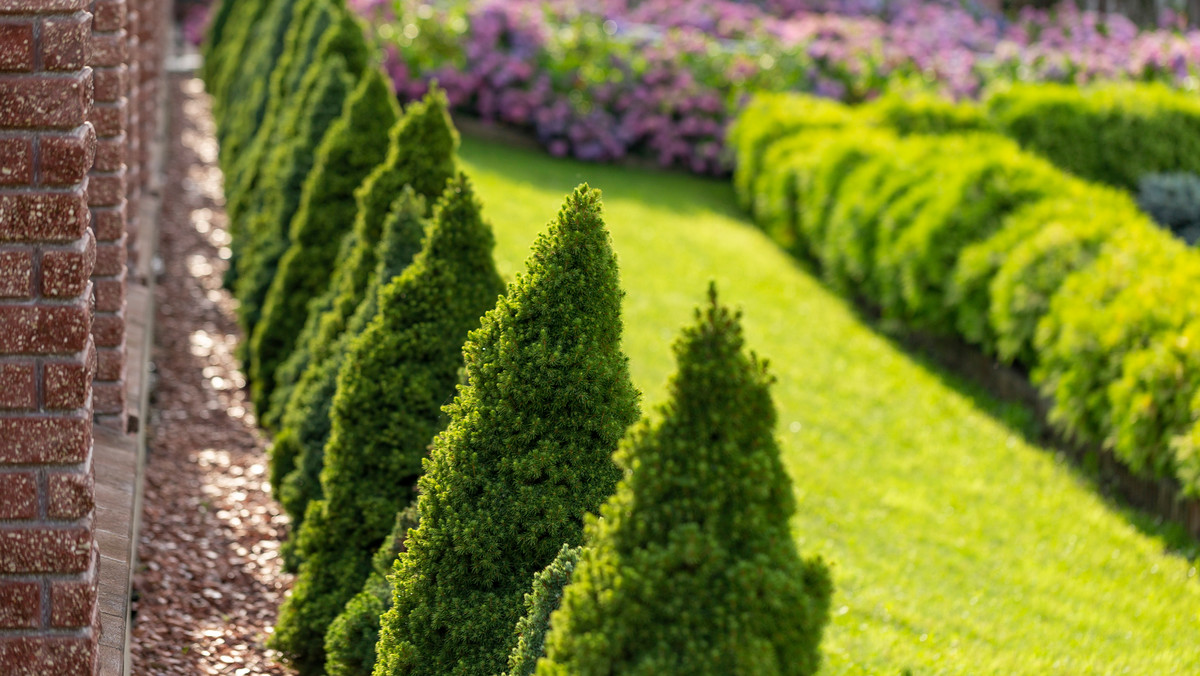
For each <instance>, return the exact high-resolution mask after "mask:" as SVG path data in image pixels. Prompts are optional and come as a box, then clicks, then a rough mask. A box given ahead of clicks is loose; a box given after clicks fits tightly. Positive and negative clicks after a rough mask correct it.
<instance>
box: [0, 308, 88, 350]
mask: <svg viewBox="0 0 1200 676" xmlns="http://www.w3.org/2000/svg"><path fill="white" fill-rule="evenodd" d="M90 320H91V302H90V299H86V298H81V299H79V301H78V302H76V303H72V304H70V305H33V306H29V305H0V326H4V327H5V331H3V332H0V353H2V354H70V353H72V352H79V351H80V350H82V349H83V348H84V346H86V345H87V337H88V332H89V330H90V329H91V321H90Z"/></svg>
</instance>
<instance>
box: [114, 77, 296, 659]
mask: <svg viewBox="0 0 1200 676" xmlns="http://www.w3.org/2000/svg"><path fill="white" fill-rule="evenodd" d="M169 106H170V108H169V112H170V129H169V132H168V135H167V139H168V141H167V142H168V144H169V145H168V148H167V166H166V176H165V178H164V186H163V191H164V193H163V194H164V200H163V212H162V219H161V222H160V232H161V241H160V243H159V255H160V256H161V266H160V267H159V269H160V274H159V279H158V285H157V291H156V293H157V296H156V304H157V315H156V320H155V321H156V327H155V337H156V345H155V347H154V353H153V365H154V374H155V377H154V390H153V394H152V399H151V404H150V414H149V429H148V435H147V438H148V442H147V443H148V450H147V460H146V469H145V500H144V510H143V513H142V525H141V532H140V534H139V541H138V563H137V567H136V569H135V571H134V603H133V612H134V620H133V636H132V646H131V652H132V660H133V665H132V666H133V669H132V673H133V674H139V675H140V674H146V675H151V674H153V675H154V676H159V675H168V674H172V675H173V674H188V675H189V676H190V675H193V674H230V675H234V676H248V675H250V674H288V673H291V672H290V671H289V670H288V669H286V668H284V667H283V666H281V665H279V664H278V663H277V662H275V661H274V659H273V654H272V653H271V651H268V650H267V649H266V647H265V643H266V640H267V638H268V636H269V632H270V629H271V627H272V626H273V625H274V623H275V614H276V610H277V608H278V607H279V603H280V601H281V600H282V598H283V596H284V594H285V592H286V591H287V589H288V588H289V586H290V585H291V576H290V575H286V574H284V573H283V572H282V562H281V560H280V557H279V540H280V538H281V537H282V536H284V534H285V530H286V528H287V518H286V516H284V515H283V514H282V512H281V510H280V508H279V506H278V505H277V504H276V503H275V502H274V501H273V500H272V498H271V495H270V492H269V486H268V484H267V458H266V453H265V450H264V449H265V446H266V441H265V439H263V437H262V436H261V434H260V433H259V432H258V431H257V430H256V427H255V420H254V416H253V414H252V412H251V410H250V405H249V403H248V401H247V394H246V392H245V391H244V385H245V381H244V378H243V376H242V374H241V372H240V371H239V370H238V362H237V361H236V359H235V358H234V356H233V354H234V348H235V346H236V345H237V342H238V341H239V340H241V338H242V337H241V335H240V334H239V331H238V328H237V322H236V319H235V314H234V308H235V302H234V301H233V300H232V299H231V297H230V295H229V293H228V292H227V291H226V290H225V289H223V288H222V287H221V277H222V274H223V273H224V271H225V267H226V259H227V258H228V255H229V249H228V246H229V236H228V234H227V230H226V219H225V213H224V209H223V206H224V198H223V196H222V177H221V172H220V170H219V169H218V168H217V165H216V160H217V143H216V140H215V138H214V134H213V123H212V118H211V116H210V111H209V101H208V97H207V95H205V94H204V92H203V85H202V84H201V82H200V80H198V79H195V78H194V77H192V76H191V75H172V76H171V80H170V82H169Z"/></svg>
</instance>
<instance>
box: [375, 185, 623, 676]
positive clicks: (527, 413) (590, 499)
mask: <svg viewBox="0 0 1200 676" xmlns="http://www.w3.org/2000/svg"><path fill="white" fill-rule="evenodd" d="M622 295H623V294H622V292H621V289H620V286H619V281H618V277H617V262H616V256H615V255H614V254H613V251H612V247H611V244H610V241H609V236H608V232H607V230H606V229H605V227H604V224H603V221H602V220H601V216H600V196H599V193H598V192H597V191H593V190H589V189H588V188H587V187H586V186H581V187H580V188H578V189H577V190H576V191H575V193H574V194H573V195H571V196H569V197H568V199H567V202H566V204H565V205H564V207H563V209H562V210H561V211H560V212H559V214H558V218H557V219H556V221H555V222H554V223H552V224H551V226H550V228H549V231H548V232H546V233H544V234H543V235H542V236H541V237H539V238H538V240H537V242H536V243H535V244H534V246H533V251H532V252H531V254H530V258H529V259H528V261H527V269H526V272H525V273H524V274H523V275H521V276H519V277H518V278H517V280H516V281H515V282H513V284H512V285H511V286H510V287H509V291H508V294H507V295H506V296H505V297H504V298H501V299H500V301H499V302H498V303H497V305H496V307H495V309H493V310H492V311H490V312H489V313H488V314H487V315H486V316H485V317H484V319H483V325H482V327H481V328H480V329H478V330H476V331H474V332H472V333H471V337H470V339H469V340H468V341H467V344H466V346H465V347H464V349H463V352H464V356H465V358H466V372H467V376H468V380H467V382H468V384H467V385H465V386H462V387H460V389H459V394H458V396H457V397H456V398H455V400H454V403H452V404H450V405H449V406H448V407H447V408H446V412H447V413H448V414H449V416H450V424H449V427H448V428H447V429H446V431H444V432H443V433H442V434H441V435H439V436H438V437H437V439H436V440H435V442H434V446H433V450H432V453H431V456H430V459H429V460H428V461H427V462H426V463H425V474H424V475H423V476H422V477H421V480H420V503H419V504H420V509H421V525H420V527H418V528H417V529H416V530H415V531H412V533H411V534H410V537H409V541H408V543H407V545H408V552H407V553H405V554H403V555H401V556H400V558H399V559H398V560H397V562H396V573H395V575H394V582H395V584H396V589H395V606H393V607H392V609H391V610H389V611H388V612H387V614H385V615H384V617H383V622H382V629H381V631H380V639H379V647H378V650H379V661H378V663H377V664H376V665H375V672H374V673H375V674H376V675H377V676H399V675H401V674H430V675H434V674H436V675H438V676H449V675H452V674H453V675H458V676H466V675H478V676H494V674H497V673H499V672H501V671H502V670H503V669H504V668H505V664H506V662H507V660H508V656H509V654H510V653H511V652H512V649H513V647H514V644H515V642H516V637H515V636H514V635H513V628H514V627H515V626H516V623H517V620H518V619H520V617H521V615H522V614H523V609H522V601H523V598H524V595H525V592H526V591H528V589H529V583H530V580H531V579H532V578H533V575H534V573H536V572H538V571H540V570H542V569H543V568H545V567H546V565H547V564H549V563H550V562H551V561H552V560H553V559H554V557H555V555H556V554H557V553H558V551H559V549H560V548H561V547H562V546H563V544H564V543H565V544H569V545H578V544H580V541H581V539H582V535H583V534H582V523H583V517H584V514H586V513H588V512H594V511H595V510H597V509H598V508H599V506H600V504H601V503H602V502H603V501H604V499H605V498H606V497H607V496H608V495H609V494H610V493H611V492H612V489H613V487H614V486H615V484H616V481H617V479H618V478H619V476H620V473H619V471H618V469H617V467H616V466H615V465H614V464H613V462H612V457H611V455H612V452H613V451H614V450H615V449H616V446H617V443H618V441H619V440H620V438H621V436H622V435H623V434H624V432H625V430H626V428H627V427H628V426H629V425H630V424H631V423H632V422H633V421H634V419H635V418H636V417H637V413H638V408H637V398H638V394H637V391H636V390H635V389H634V388H633V385H632V384H631V383H630V380H629V368H628V360H627V358H626V357H625V355H624V354H623V353H622V352H621V298H622Z"/></svg>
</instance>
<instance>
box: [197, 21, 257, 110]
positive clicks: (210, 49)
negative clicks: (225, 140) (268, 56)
mask: <svg viewBox="0 0 1200 676" xmlns="http://www.w3.org/2000/svg"><path fill="white" fill-rule="evenodd" d="M271 4H272V3H271V1H270V0H228V2H224V3H222V8H221V10H220V12H221V13H223V14H227V16H228V18H226V19H225V20H224V25H225V26H227V28H225V29H223V30H221V31H220V42H217V43H213V42H212V41H211V39H210V41H209V43H208V44H207V50H206V51H205V53H204V66H203V69H202V70H201V77H203V78H204V84H205V88H206V89H207V90H208V93H209V94H211V95H212V97H213V113H214V118H215V121H216V124H217V128H218V129H220V128H222V127H223V126H224V124H225V120H224V119H223V118H222V116H221V115H220V114H219V111H220V110H222V108H223V104H224V103H225V101H226V99H227V93H228V91H229V88H230V86H231V81H232V80H233V79H235V78H236V77H237V76H238V73H239V72H240V70H241V67H242V66H243V65H244V61H243V60H242V57H243V56H244V55H245V53H246V45H247V42H248V41H249V40H250V39H251V38H252V37H253V35H254V33H255V29H256V28H257V27H258V23H259V20H260V19H261V18H262V16H263V14H264V13H265V12H266V10H267V9H268V8H269V7H270V6H271ZM216 18H217V19H218V20H220V19H221V16H220V14H219V15H218V16H217V17H216ZM213 27H214V28H216V27H217V24H216V23H214V25H213ZM215 35H216V33H210V34H209V37H210V38H212V37H213V36H215Z"/></svg>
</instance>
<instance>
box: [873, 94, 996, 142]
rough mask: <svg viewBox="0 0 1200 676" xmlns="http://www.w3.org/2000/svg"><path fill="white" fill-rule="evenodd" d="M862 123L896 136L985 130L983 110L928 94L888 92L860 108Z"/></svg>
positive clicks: (987, 124)
mask: <svg viewBox="0 0 1200 676" xmlns="http://www.w3.org/2000/svg"><path fill="white" fill-rule="evenodd" d="M860 112H861V114H862V116H863V119H864V121H865V122H868V123H873V124H876V125H878V126H881V127H889V128H891V129H894V130H896V133H899V134H906V135H907V134H949V133H953V132H964V131H986V130H988V129H989V126H990V125H989V123H988V119H987V116H986V115H985V114H984V110H983V108H981V107H980V106H979V105H978V104H976V103H973V102H970V101H957V102H956V101H950V100H948V99H945V98H942V97H941V96H937V95H934V94H930V93H928V92H922V93H913V94H911V95H902V94H899V93H890V94H886V95H884V96H881V97H879V98H878V99H875V100H874V101H872V102H870V103H868V104H865V105H864V106H862V108H861V109H860Z"/></svg>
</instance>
